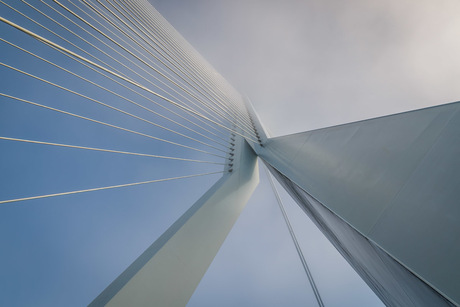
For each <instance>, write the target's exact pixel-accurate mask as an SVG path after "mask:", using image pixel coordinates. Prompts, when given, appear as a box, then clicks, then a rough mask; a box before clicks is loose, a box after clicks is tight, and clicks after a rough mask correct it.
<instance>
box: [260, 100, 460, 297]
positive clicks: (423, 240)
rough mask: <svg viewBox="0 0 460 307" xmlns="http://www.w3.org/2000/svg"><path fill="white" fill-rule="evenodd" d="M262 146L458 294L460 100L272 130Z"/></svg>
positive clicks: (326, 200)
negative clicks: (310, 127)
mask: <svg viewBox="0 0 460 307" xmlns="http://www.w3.org/2000/svg"><path fill="white" fill-rule="evenodd" d="M256 150H257V153H258V154H260V156H261V157H262V158H263V159H264V160H266V161H267V162H268V163H270V164H271V165H272V166H273V167H275V168H276V169H277V170H278V171H280V172H281V173H282V174H284V175H285V176H287V177H288V178H289V179H291V180H292V181H293V182H294V183H295V184H297V185H298V186H299V187H301V188H302V189H303V190H305V191H306V192H307V193H309V194H310V195H311V196H313V198H315V199H317V200H318V201H319V202H320V203H322V204H323V205H324V206H326V207H327V208H328V209H330V210H331V211H332V212H333V213H334V214H336V215H337V216H339V217H340V218H342V219H343V220H344V221H346V222H347V223H348V224H349V225H351V226H352V227H353V228H355V229H356V230H357V231H358V232H360V233H361V234H363V235H364V236H365V237H367V238H369V239H371V240H372V241H373V242H375V243H376V244H377V245H378V246H380V247H381V248H382V249H383V250H384V251H386V252H387V253H388V254H389V255H390V256H392V257H393V258H394V259H396V260H397V261H398V262H400V263H401V264H403V265H404V266H405V267H407V268H408V269H409V270H410V271H411V272H413V273H414V274H415V275H417V276H418V277H420V278H421V279H422V280H424V281H425V282H426V283H427V284H429V285H430V286H432V287H433V288H434V289H436V290H437V291H439V292H440V293H441V294H443V295H445V296H446V297H447V298H449V299H450V300H452V301H454V302H456V303H457V304H458V303H459V302H460V260H459V259H460V242H459V237H460V103H458V102H457V103H452V104H447V105H442V106H439V107H433V108H427V109H422V110H417V111H412V112H406V113H401V114H396V115H392V116H385V117H381V118H376V119H371V120H366V121H360V122H356V123H351V124H346V125H341V126H335V127H330V128H325V129H320V130H315V131H310V132H304V133H299V134H294V135H289V136H285V137H279V138H273V139H270V140H268V141H267V142H266V143H265V144H264V147H262V148H256Z"/></svg>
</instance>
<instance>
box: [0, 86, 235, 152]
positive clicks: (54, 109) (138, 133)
mask: <svg viewBox="0 0 460 307" xmlns="http://www.w3.org/2000/svg"><path fill="white" fill-rule="evenodd" d="M0 96H3V97H7V98H11V99H13V100H16V101H21V102H25V103H28V104H30V105H34V106H37V107H40V108H44V109H48V110H51V111H55V112H59V113H62V114H66V115H70V116H73V117H77V118H80V119H84V120H87V121H90V122H93V123H96V124H101V125H104V126H107V127H111V128H115V129H119V130H122V131H126V132H129V133H133V134H137V135H140V136H144V137H147V138H150V139H153V140H157V141H160V140H161V139H159V138H157V137H155V136H152V135H149V134H145V133H142V132H138V131H134V130H130V129H127V128H123V127H120V126H116V125H112V124H109V123H106V122H102V121H99V120H96V119H92V118H89V117H85V116H81V115H78V114H75V113H71V112H67V111H63V110H60V109H56V108H53V107H49V106H45V105H43V104H39V103H36V102H33V101H30V100H26V99H22V98H18V97H15V96H11V95H8V94H4V93H0ZM167 143H171V144H173V145H177V146H180V147H184V148H187V149H190V150H194V151H198V152H202V153H205V154H208V155H211V156H215V157H219V158H224V159H226V157H224V156H221V155H218V154H215V153H212V152H209V151H206V150H201V149H197V148H193V147H190V146H186V145H181V144H176V143H174V142H171V141H167Z"/></svg>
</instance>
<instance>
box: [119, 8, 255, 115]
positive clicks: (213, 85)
mask: <svg viewBox="0 0 460 307" xmlns="http://www.w3.org/2000/svg"><path fill="white" fill-rule="evenodd" d="M125 4H126V6H125V7H126V8H128V9H129V2H126V3H125ZM118 5H119V6H120V8H123V9H124V6H121V5H120V4H118ZM137 5H140V3H138V2H137V1H134V2H133V3H132V6H137ZM149 8H150V9H151V10H150V11H151V12H156V11H154V8H153V7H152V6H151V5H149ZM124 10H125V9H124ZM131 11H136V12H137V14H136V15H137V16H140V15H141V14H144V16H146V17H145V18H147V19H149V20H150V21H151V20H154V19H152V17H153V15H152V14H145V13H144V12H145V11H149V9H145V8H144V9H143V10H140V9H137V10H136V9H132V10H131ZM131 16H132V15H131ZM160 17H161V15H160ZM163 19H164V18H163ZM133 20H136V18H131V19H129V21H130V22H133ZM160 23H161V22H160ZM163 24H165V25H167V26H169V24H168V23H167V21H165V22H163ZM160 28H161V25H160V26H155V25H153V26H152V27H151V29H152V30H151V31H154V32H155V33H157V34H158V35H159V36H162V37H163V40H161V39H158V38H157V40H158V41H159V42H162V41H163V42H169V43H168V45H169V46H171V48H167V50H168V51H169V50H175V51H176V52H175V53H176V56H178V57H180V58H183V59H185V60H184V63H189V64H192V66H193V67H192V68H191V69H192V70H191V71H195V70H197V71H200V68H201V72H202V74H201V75H203V76H211V77H212V78H211V79H209V78H206V79H207V80H209V81H210V80H213V79H215V78H214V77H215V76H216V73H215V71H214V69H211V71H213V72H214V73H212V72H211V73H210V71H209V69H204V70H203V66H202V65H193V64H194V63H195V62H194V61H193V60H192V59H191V58H190V57H189V56H188V55H189V54H195V53H194V52H188V53H184V52H180V49H181V48H180V44H179V45H175V44H171V42H172V41H171V40H170V39H168V35H162V33H161V32H158V29H160ZM168 28H171V29H172V30H174V28H172V27H170V26H169V27H168ZM145 29H146V28H145ZM150 33H152V32H150ZM154 36H155V35H154ZM179 36H180V35H179ZM183 42H184V43H185V44H184V45H187V42H186V41H183ZM174 45H175V46H176V47H178V48H176V47H174ZM192 51H194V50H192ZM179 53H180V54H179ZM202 62H206V61H205V60H204V61H202ZM207 72H208V73H207ZM219 84H220V85H222V83H221V82H217V84H216V83H215V82H211V88H212V89H214V88H219V91H221V90H220V87H219V86H218V85H219ZM208 85H209V83H208ZM223 85H224V87H225V88H231V87H228V83H227V82H225V83H224V84H223ZM231 91H232V92H236V91H235V90H234V89H233V88H232V89H231ZM221 93H222V94H223V95H224V96H225V97H228V96H227V95H226V94H225V93H224V92H222V91H221ZM230 102H232V99H230ZM236 106H240V108H241V103H237V104H236V105H235V107H236ZM240 114H244V112H243V113H240ZM244 115H246V114H244ZM245 118H246V119H247V116H245Z"/></svg>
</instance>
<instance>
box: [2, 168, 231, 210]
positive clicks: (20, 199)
mask: <svg viewBox="0 0 460 307" xmlns="http://www.w3.org/2000/svg"><path fill="white" fill-rule="evenodd" d="M224 172H225V171H220V172H212V173H202V174H195V175H187V176H180V177H170V178H163V179H155V180H148V181H140V182H133V183H125V184H118V185H112V186H106V187H99V188H91V189H85V190H77V191H69V192H61V193H54V194H46V195H39V196H30V197H23V198H15V199H7V200H2V201H0V205H1V204H7V203H13V202H19V201H25V200H32V199H40V198H48V197H56V196H64V195H71V194H79V193H86V192H93V191H102V190H109V189H117V188H123V187H131V186H136V185H141V184H148V183H155V182H164V181H171V180H178V179H186V178H193V177H200V176H207V175H214V174H221V173H224Z"/></svg>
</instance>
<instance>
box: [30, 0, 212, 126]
mask: <svg viewBox="0 0 460 307" xmlns="http://www.w3.org/2000/svg"><path fill="white" fill-rule="evenodd" d="M22 1H23V2H24V3H26V4H27V5H28V6H30V7H32V8H33V9H34V10H36V11H37V12H39V13H40V14H42V15H43V16H45V17H47V18H48V19H50V20H52V21H53V22H55V23H56V24H57V25H59V26H61V27H62V28H63V29H65V30H67V31H68V32H70V33H72V34H73V35H75V36H76V37H78V38H79V39H81V40H82V41H84V42H85V43H87V44H89V45H90V46H92V47H93V48H95V49H96V50H98V51H100V52H101V53H103V54H104V55H106V56H107V57H109V58H110V59H112V60H113V61H115V62H117V63H118V64H120V65H122V66H123V67H125V68H126V69H128V70H129V71H131V72H133V73H134V74H136V75H137V76H138V77H140V78H142V79H143V80H144V81H146V82H148V83H149V84H151V85H153V86H155V87H156V88H158V89H160V90H162V91H163V92H165V93H166V94H168V95H169V96H171V97H172V98H174V99H175V100H176V101H178V102H181V103H182V104H184V105H186V104H185V103H184V102H183V101H182V100H180V99H178V98H177V97H176V96H174V95H173V94H171V93H169V92H168V91H167V90H165V89H164V88H162V87H161V86H159V85H158V84H155V83H153V82H152V81H151V80H149V79H148V78H146V77H145V76H142V75H141V74H139V73H138V72H137V71H135V70H133V69H132V68H131V67H130V66H127V65H126V64H125V63H123V62H120V61H119V60H117V59H115V58H114V57H112V56H111V55H109V54H107V53H106V52H104V51H103V50H101V49H100V48H98V47H97V46H95V45H94V44H92V43H90V42H89V41H87V40H85V39H84V38H82V37H81V36H80V35H78V34H76V33H75V32H73V31H71V30H70V29H68V28H66V27H65V26H63V25H62V24H61V23H59V22H57V21H56V20H54V19H52V18H51V17H49V16H48V15H46V14H45V13H43V12H41V11H40V10H39V9H37V8H36V7H34V6H32V5H31V4H29V3H27V2H25V1H24V0H22ZM42 2H43V1H42ZM43 3H44V4H45V5H47V6H48V7H50V8H51V9H53V10H54V11H56V12H57V13H59V14H61V15H62V13H60V12H59V11H57V10H56V9H55V8H53V7H51V6H49V4H47V3H45V2H43ZM62 16H63V17H65V18H66V19H67V20H69V21H70V22H72V23H74V24H75V25H77V26H78V27H80V28H81V29H83V30H84V31H85V32H86V33H88V34H90V35H91V36H92V37H94V38H96V39H97V40H99V41H100V42H101V43H103V44H104V45H106V46H107V47H109V48H110V49H112V50H113V51H114V52H116V53H118V54H119V55H121V56H123V57H124V58H125V59H127V60H128V61H130V62H131V63H133V64H134V65H136V66H137V67H138V68H140V69H141V70H143V71H144V72H146V73H147V74H148V75H149V76H150V77H152V78H154V79H155V80H157V81H158V82H160V83H161V84H163V85H164V86H166V87H168V88H169V89H170V90H172V91H174V92H175V93H177V94H178V95H180V96H181V97H183V98H184V99H186V100H187V101H189V102H190V103H192V104H194V102H193V101H192V100H190V99H189V98H188V97H186V96H184V95H183V94H181V93H180V92H178V91H177V90H175V89H174V88H173V87H171V86H170V85H168V84H167V83H165V82H163V81H162V80H160V79H159V78H157V77H156V76H154V75H153V74H151V73H150V72H148V71H147V70H145V69H144V68H143V67H141V66H139V65H138V64H137V63H135V62H133V61H132V60H131V59H129V58H127V57H126V56H124V55H123V54H121V53H120V52H119V51H118V50H116V49H114V48H113V47H112V46H110V45H108V44H106V43H105V42H104V41H102V40H100V39H99V38H98V37H96V36H94V35H93V34H92V33H90V32H88V31H87V30H86V29H84V28H82V27H81V26H80V25H78V24H76V23H75V22H74V21H72V20H71V19H69V18H68V17H67V16H65V15H62ZM120 48H122V49H123V47H120ZM92 57H93V58H95V59H98V60H99V61H101V62H103V61H102V60H101V59H99V58H98V57H96V56H94V55H92ZM138 60H139V61H141V63H143V64H144V65H146V66H147V67H149V68H151V69H153V70H154V71H155V72H157V73H159V74H160V75H162V74H161V72H159V71H157V70H156V69H155V68H153V67H151V66H150V65H149V64H147V63H146V62H144V61H143V60H141V59H138ZM106 65H107V67H109V68H110V69H112V70H113V71H115V72H117V73H119V74H121V75H123V76H125V77H126V75H124V74H122V73H121V72H120V71H119V70H117V69H115V68H114V67H113V66H111V65H108V64H106ZM193 98H194V97H193ZM194 99H195V98H194ZM211 115H212V116H214V114H211ZM214 118H216V117H215V116H214Z"/></svg>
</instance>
